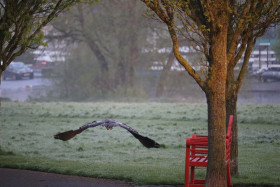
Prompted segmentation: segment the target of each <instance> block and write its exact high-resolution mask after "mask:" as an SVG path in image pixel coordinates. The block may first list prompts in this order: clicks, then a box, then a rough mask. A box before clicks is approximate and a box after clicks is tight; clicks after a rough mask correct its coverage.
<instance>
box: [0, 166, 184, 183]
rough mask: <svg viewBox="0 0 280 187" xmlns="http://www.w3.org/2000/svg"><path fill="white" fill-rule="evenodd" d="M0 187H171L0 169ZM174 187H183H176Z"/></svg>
mask: <svg viewBox="0 0 280 187" xmlns="http://www.w3.org/2000/svg"><path fill="white" fill-rule="evenodd" d="M0 187H173V186H169V185H161V186H157V185H147V186H135V185H133V184H132V183H129V182H125V181H120V180H111V179H96V178H90V177H79V176H71V175H61V174H53V173H45V172H38V171H29V170H20V169H8V168H0ZM176 187H183V185H178V186H176Z"/></svg>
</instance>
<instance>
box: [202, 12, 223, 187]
mask: <svg viewBox="0 0 280 187" xmlns="http://www.w3.org/2000/svg"><path fill="white" fill-rule="evenodd" d="M218 12H219V11H218ZM221 15H222V14H219V13H218V14H217V16H218V17H219V16H221ZM217 19H218V18H217ZM218 20H219V21H220V25H218V26H217V28H213V35H212V36H211V47H210V49H209V54H210V56H209V65H210V67H209V72H208V78H207V85H206V88H205V89H204V91H205V93H206V98H207V105H208V165H207V172H206V179H205V186H206V187H215V186H218V187H225V186H227V175H226V126H225V123H226V79H227V65H228V64H227V54H226V49H227V19H226V16H221V17H219V19H218ZM221 25H223V26H221Z"/></svg>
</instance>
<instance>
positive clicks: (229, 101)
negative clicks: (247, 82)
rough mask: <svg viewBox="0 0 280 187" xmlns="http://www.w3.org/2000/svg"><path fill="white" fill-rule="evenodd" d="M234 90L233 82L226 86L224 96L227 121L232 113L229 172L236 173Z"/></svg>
mask: <svg viewBox="0 0 280 187" xmlns="http://www.w3.org/2000/svg"><path fill="white" fill-rule="evenodd" d="M229 86H231V88H229ZM228 90H231V91H228ZM234 90H235V89H234V88H233V84H230V85H228V86H227V96H226V110H227V122H228V120H229V116H230V115H233V124H232V142H231V152H230V172H231V174H237V173H238V127H237V113H236V105H237V94H238V93H237V92H236V91H234ZM227 125H228V123H227Z"/></svg>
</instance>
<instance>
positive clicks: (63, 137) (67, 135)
mask: <svg viewBox="0 0 280 187" xmlns="http://www.w3.org/2000/svg"><path fill="white" fill-rule="evenodd" d="M101 124H102V123H101V122H100V121H93V122H91V123H88V124H86V125H83V126H81V127H80V128H78V129H76V130H70V131H65V132H61V133H58V134H56V135H54V138H55V139H59V140H63V141H67V140H70V139H71V138H73V137H75V136H76V135H77V134H80V133H81V132H83V131H84V130H86V129H87V128H90V127H96V126H99V125H101Z"/></svg>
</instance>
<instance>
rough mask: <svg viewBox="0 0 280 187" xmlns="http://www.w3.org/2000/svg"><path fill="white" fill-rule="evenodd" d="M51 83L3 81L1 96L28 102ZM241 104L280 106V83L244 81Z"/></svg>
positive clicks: (43, 91) (36, 78)
mask: <svg viewBox="0 0 280 187" xmlns="http://www.w3.org/2000/svg"><path fill="white" fill-rule="evenodd" d="M50 86H51V81H50V80H48V79H46V78H42V77H41V76H38V75H37V76H36V75H35V78H34V79H31V80H30V79H23V80H11V79H10V80H6V81H4V80H2V84H1V87H0V88H1V89H0V96H1V97H2V98H10V99H11V100H13V101H21V102H23V101H26V100H27V99H28V98H29V97H30V96H31V97H32V96H33V97H34V96H35V97H38V96H40V95H44V94H45V93H46V90H47V88H48V87H50ZM201 101H202V102H205V97H204V96H203V95H202V96H201ZM238 102H239V103H258V104H280V81H272V82H266V83H262V82H259V81H258V80H256V79H248V80H245V81H243V85H242V87H241V90H240V92H239V96H238Z"/></svg>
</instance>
